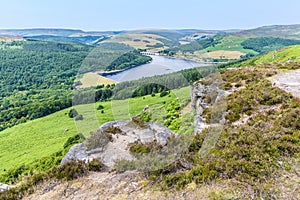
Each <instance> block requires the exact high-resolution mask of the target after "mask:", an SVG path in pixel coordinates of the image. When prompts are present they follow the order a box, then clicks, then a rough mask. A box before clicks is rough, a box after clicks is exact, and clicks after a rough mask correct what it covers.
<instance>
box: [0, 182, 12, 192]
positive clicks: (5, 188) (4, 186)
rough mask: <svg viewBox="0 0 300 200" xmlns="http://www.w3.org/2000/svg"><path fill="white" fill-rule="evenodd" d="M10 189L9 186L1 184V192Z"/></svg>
mask: <svg viewBox="0 0 300 200" xmlns="http://www.w3.org/2000/svg"><path fill="white" fill-rule="evenodd" d="M9 188H10V186H9V185H6V184H2V183H0V192H3V191H4V190H8V189H9Z"/></svg>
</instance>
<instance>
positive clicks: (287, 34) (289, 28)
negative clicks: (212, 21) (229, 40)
mask: <svg viewBox="0 0 300 200" xmlns="http://www.w3.org/2000/svg"><path fill="white" fill-rule="evenodd" d="M236 35H239V36H247V37H280V38H289V39H300V24H295V25H274V26H263V27H259V28H255V29H250V30H243V31H240V32H238V33H236Z"/></svg>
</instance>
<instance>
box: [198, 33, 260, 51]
mask: <svg viewBox="0 0 300 200" xmlns="http://www.w3.org/2000/svg"><path fill="white" fill-rule="evenodd" d="M246 39H248V37H236V36H232V35H228V36H226V37H224V38H223V39H222V40H221V42H220V43H219V44H217V45H215V46H211V47H208V48H206V49H205V50H203V51H199V53H204V52H207V51H218V50H226V51H239V52H242V53H245V54H247V53H254V54H256V52H255V51H253V50H249V49H244V48H243V47H242V45H241V43H242V42H243V41H244V40H246Z"/></svg>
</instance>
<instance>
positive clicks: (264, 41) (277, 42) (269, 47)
mask: <svg viewBox="0 0 300 200" xmlns="http://www.w3.org/2000/svg"><path fill="white" fill-rule="evenodd" d="M296 44H300V40H291V39H283V38H273V37H258V38H249V39H247V40H245V41H244V42H242V43H241V45H242V46H243V47H244V48H245V49H252V50H254V51H256V52H259V53H267V52H270V51H273V50H276V49H280V48H282V47H285V46H291V45H296Z"/></svg>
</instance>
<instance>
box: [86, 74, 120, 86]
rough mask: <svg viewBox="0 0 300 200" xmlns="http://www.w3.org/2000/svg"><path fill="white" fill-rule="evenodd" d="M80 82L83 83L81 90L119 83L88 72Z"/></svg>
mask: <svg viewBox="0 0 300 200" xmlns="http://www.w3.org/2000/svg"><path fill="white" fill-rule="evenodd" d="M80 82H81V83H82V85H81V86H80V87H81V88H87V87H91V86H97V85H102V84H104V85H108V84H115V83H117V82H116V81H114V80H111V79H108V78H105V77H103V76H100V75H99V74H96V73H93V72H88V73H86V74H84V75H83V77H82V78H81V79H80Z"/></svg>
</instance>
